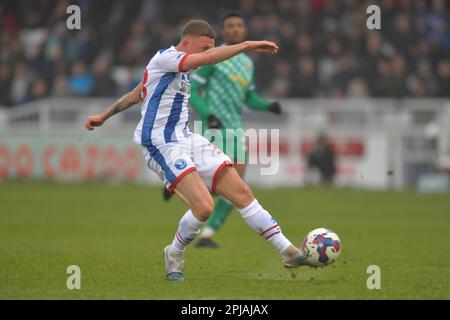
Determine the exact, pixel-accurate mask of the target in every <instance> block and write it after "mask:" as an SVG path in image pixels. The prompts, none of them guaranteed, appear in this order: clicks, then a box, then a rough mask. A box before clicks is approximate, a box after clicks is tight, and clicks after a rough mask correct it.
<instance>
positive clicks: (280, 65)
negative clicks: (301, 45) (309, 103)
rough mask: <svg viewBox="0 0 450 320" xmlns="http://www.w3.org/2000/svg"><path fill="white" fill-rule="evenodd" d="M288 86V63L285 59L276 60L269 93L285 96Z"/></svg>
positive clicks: (279, 96)
mask: <svg viewBox="0 0 450 320" xmlns="http://www.w3.org/2000/svg"><path fill="white" fill-rule="evenodd" d="M289 86H290V65H289V63H287V62H285V61H278V62H277V63H276V66H275V77H274V79H273V81H272V83H271V84H270V87H269V94H270V95H272V96H274V97H277V98H282V97H287V95H288V93H289Z"/></svg>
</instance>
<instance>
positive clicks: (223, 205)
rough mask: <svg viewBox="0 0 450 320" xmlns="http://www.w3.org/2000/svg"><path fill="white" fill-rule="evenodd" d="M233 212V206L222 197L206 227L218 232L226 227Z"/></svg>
mask: <svg viewBox="0 0 450 320" xmlns="http://www.w3.org/2000/svg"><path fill="white" fill-rule="evenodd" d="M231 210H233V205H232V204H231V203H230V202H229V201H228V200H225V199H224V198H222V197H220V198H219V201H218V202H217V203H216V205H215V206H214V211H213V213H212V215H211V217H210V218H209V220H208V222H207V224H206V226H207V227H209V228H211V229H213V230H214V231H218V230H219V229H220V228H221V227H222V226H223V225H224V223H225V221H226V220H227V218H228V216H229V215H230V213H231Z"/></svg>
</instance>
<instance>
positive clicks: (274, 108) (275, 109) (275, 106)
mask: <svg viewBox="0 0 450 320" xmlns="http://www.w3.org/2000/svg"><path fill="white" fill-rule="evenodd" d="M267 110H268V111H269V112H272V113H274V114H276V115H280V114H281V105H280V103H278V102H272V103H271V104H270V106H269V108H267Z"/></svg>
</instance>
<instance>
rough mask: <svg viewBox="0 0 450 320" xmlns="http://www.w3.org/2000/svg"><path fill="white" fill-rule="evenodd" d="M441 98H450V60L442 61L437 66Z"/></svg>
mask: <svg viewBox="0 0 450 320" xmlns="http://www.w3.org/2000/svg"><path fill="white" fill-rule="evenodd" d="M437 75H438V81H439V90H438V96H439V97H450V60H448V59H442V60H440V61H439V62H438V64H437Z"/></svg>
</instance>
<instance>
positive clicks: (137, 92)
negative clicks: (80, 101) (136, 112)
mask: <svg viewBox="0 0 450 320" xmlns="http://www.w3.org/2000/svg"><path fill="white" fill-rule="evenodd" d="M141 90H142V83H140V84H139V85H137V86H136V87H135V88H134V89H133V90H132V91H130V92H128V93H126V94H124V95H123V96H122V97H120V98H119V99H117V100H116V102H114V103H113V104H112V105H110V106H109V107H108V109H106V110H105V111H104V112H102V113H100V114H96V115H92V116H89V117H88V118H87V120H86V123H85V124H84V126H85V127H86V129H88V130H94V128H95V127H100V126H101V125H102V124H103V123H104V122H105V121H106V120H107V119H108V118H110V117H112V116H113V115H115V114H116V113H119V112H121V111H123V110H126V109H128V108H129V107H131V106H133V105H135V104H136V103H138V102H139V101H141Z"/></svg>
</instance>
